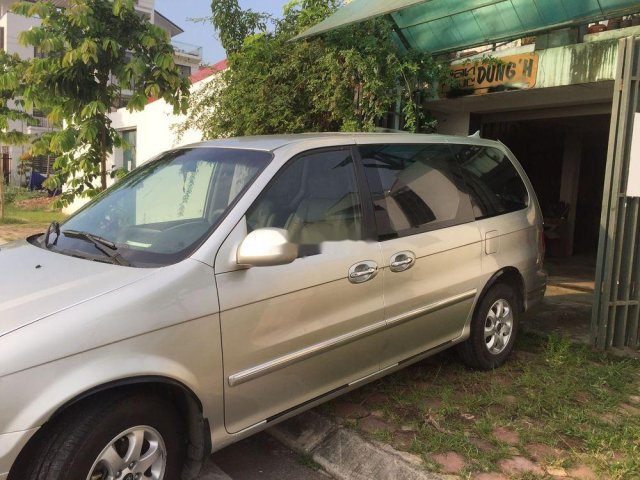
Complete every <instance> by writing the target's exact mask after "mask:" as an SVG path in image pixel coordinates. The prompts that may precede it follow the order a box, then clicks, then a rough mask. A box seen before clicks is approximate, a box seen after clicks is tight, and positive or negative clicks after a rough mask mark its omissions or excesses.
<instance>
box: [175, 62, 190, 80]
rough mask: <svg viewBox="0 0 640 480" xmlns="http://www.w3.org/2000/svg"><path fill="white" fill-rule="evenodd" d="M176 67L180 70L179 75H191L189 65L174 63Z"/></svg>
mask: <svg viewBox="0 0 640 480" xmlns="http://www.w3.org/2000/svg"><path fill="white" fill-rule="evenodd" d="M176 67H178V70H180V75H182V76H183V77H190V76H191V67H190V66H189V65H176Z"/></svg>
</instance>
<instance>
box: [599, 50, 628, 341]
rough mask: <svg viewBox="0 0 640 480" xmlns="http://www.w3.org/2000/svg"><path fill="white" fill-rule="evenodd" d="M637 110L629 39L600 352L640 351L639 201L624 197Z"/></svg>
mask: <svg viewBox="0 0 640 480" xmlns="http://www.w3.org/2000/svg"><path fill="white" fill-rule="evenodd" d="M636 112H640V40H636V39H634V38H626V39H622V40H620V44H619V55H618V69H617V72H616V81H615V88H614V93H613V108H612V112H611V130H610V134H609V151H608V154H607V168H606V172H605V185H604V197H603V202H602V217H601V221H600V242H599V246H598V261H597V270H596V284H595V286H596V288H595V298H594V306H593V315H592V319H591V332H592V337H593V341H594V344H595V346H597V347H598V348H609V347H632V348H638V347H640V330H639V320H640V198H632V197H627V196H626V193H625V192H626V190H627V179H628V178H629V161H630V157H631V152H630V150H631V135H632V132H633V122H634V117H635V113H636Z"/></svg>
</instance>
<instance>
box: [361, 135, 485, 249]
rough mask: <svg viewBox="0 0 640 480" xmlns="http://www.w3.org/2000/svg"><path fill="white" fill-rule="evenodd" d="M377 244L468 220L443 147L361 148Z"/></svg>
mask: <svg viewBox="0 0 640 480" xmlns="http://www.w3.org/2000/svg"><path fill="white" fill-rule="evenodd" d="M360 154H361V156H362V163H363V166H364V169H365V174H366V178H367V182H368V184H369V189H370V191H371V195H372V197H373V202H374V211H375V218H376V224H377V228H378V232H379V235H380V237H381V239H382V240H384V239H387V238H394V237H397V236H406V235H412V234H415V233H420V232H424V231H429V230H436V229H439V228H445V227H450V226H453V225H457V224H460V223H466V222H470V221H473V213H472V211H471V203H470V201H469V198H468V196H467V194H466V193H465V191H464V181H463V179H462V173H461V171H460V168H459V167H458V165H457V164H456V161H455V159H454V158H453V156H452V154H451V150H450V149H449V147H448V145H444V144H419V145H403V144H391V145H364V146H362V147H360Z"/></svg>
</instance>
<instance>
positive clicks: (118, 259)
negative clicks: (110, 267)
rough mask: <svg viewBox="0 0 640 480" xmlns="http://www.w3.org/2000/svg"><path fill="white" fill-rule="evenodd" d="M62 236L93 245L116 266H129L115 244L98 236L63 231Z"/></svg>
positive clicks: (74, 231) (75, 231)
mask: <svg viewBox="0 0 640 480" xmlns="http://www.w3.org/2000/svg"><path fill="white" fill-rule="evenodd" d="M62 233H63V235H64V236H65V237H69V238H77V239H79V240H84V241H86V242H89V243H93V245H94V246H95V247H96V248H97V249H98V250H100V251H101V252H102V253H104V254H105V255H106V256H107V257H109V258H111V259H112V260H113V263H116V264H118V265H122V266H125V267H129V266H131V264H130V263H129V262H128V261H127V260H126V259H125V258H124V257H123V256H122V255H120V254H119V253H118V252H117V250H118V247H116V244H115V243H113V242H111V241H109V240H107V239H106V238H102V237H99V236H98V235H93V234H92V233H88V232H78V231H77V230H63V231H62Z"/></svg>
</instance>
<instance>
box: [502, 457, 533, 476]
mask: <svg viewBox="0 0 640 480" xmlns="http://www.w3.org/2000/svg"><path fill="white" fill-rule="evenodd" d="M498 467H500V470H502V471H503V472H504V473H505V474H507V475H521V474H524V473H533V474H536V475H543V474H544V471H543V470H542V468H540V467H539V466H538V465H536V464H535V463H533V462H532V461H531V460H529V459H527V458H524V457H513V458H508V459H505V460H500V461H499V462H498Z"/></svg>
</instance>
